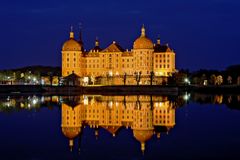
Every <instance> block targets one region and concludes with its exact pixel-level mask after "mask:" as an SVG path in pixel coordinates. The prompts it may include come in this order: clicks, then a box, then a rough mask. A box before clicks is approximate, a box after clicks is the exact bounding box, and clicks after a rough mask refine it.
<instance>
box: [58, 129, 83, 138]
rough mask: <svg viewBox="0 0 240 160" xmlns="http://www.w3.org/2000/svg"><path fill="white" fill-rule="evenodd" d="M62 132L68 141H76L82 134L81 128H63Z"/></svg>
mask: <svg viewBox="0 0 240 160" xmlns="http://www.w3.org/2000/svg"><path fill="white" fill-rule="evenodd" d="M62 132H63V134H64V136H66V137H67V138H68V139H74V138H75V137H77V136H78V135H79V133H80V132H81V128H80V127H62Z"/></svg>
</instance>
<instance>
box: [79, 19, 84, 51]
mask: <svg viewBox="0 0 240 160" xmlns="http://www.w3.org/2000/svg"><path fill="white" fill-rule="evenodd" d="M78 42H79V44H80V45H81V50H82V51H83V50H84V48H83V40H82V23H81V22H80V23H79V41H78Z"/></svg>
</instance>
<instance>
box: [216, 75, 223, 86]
mask: <svg viewBox="0 0 240 160" xmlns="http://www.w3.org/2000/svg"><path fill="white" fill-rule="evenodd" d="M222 83H223V77H222V76H221V75H219V76H217V80H216V84H217V85H221V84H222Z"/></svg>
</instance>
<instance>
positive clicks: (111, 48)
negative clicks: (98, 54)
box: [102, 41, 124, 52]
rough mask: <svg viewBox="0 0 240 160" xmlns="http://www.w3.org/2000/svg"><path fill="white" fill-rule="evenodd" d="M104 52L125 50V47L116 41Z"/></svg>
mask: <svg viewBox="0 0 240 160" xmlns="http://www.w3.org/2000/svg"><path fill="white" fill-rule="evenodd" d="M102 52H124V49H123V48H122V47H121V46H120V45H119V44H118V43H116V42H115V41H114V42H113V43H112V44H110V45H109V46H108V47H107V48H106V49H104V50H103V51H102Z"/></svg>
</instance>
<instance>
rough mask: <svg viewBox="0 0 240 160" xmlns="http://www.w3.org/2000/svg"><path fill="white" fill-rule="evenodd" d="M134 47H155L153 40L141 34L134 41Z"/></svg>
mask: <svg viewBox="0 0 240 160" xmlns="http://www.w3.org/2000/svg"><path fill="white" fill-rule="evenodd" d="M133 48H134V49H153V43H152V41H151V40H150V39H149V38H147V37H146V36H140V37H139V38H137V39H136V40H135V41H134V43H133Z"/></svg>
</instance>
